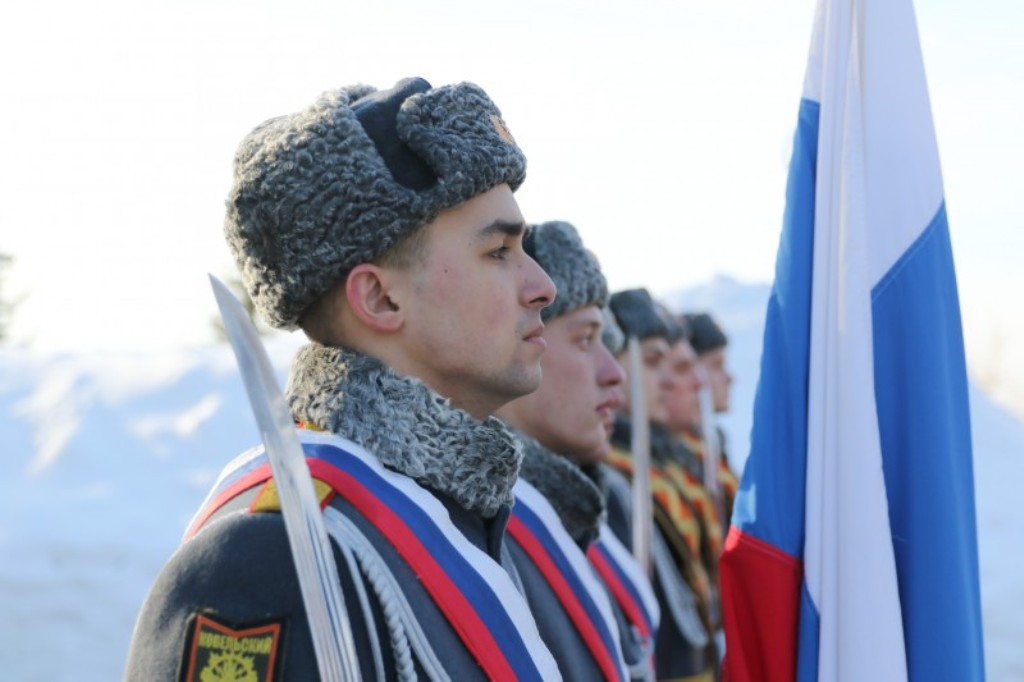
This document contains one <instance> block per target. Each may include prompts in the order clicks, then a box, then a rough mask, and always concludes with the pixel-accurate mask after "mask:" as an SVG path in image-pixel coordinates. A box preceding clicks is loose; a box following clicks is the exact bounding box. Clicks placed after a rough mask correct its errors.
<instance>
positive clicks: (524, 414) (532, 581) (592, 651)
mask: <svg viewBox="0 0 1024 682" xmlns="http://www.w3.org/2000/svg"><path fill="white" fill-rule="evenodd" d="M525 248H526V251H527V253H529V254H530V255H531V256H533V257H534V259H535V260H536V261H537V262H538V263H539V264H540V265H541V267H543V268H544V270H545V271H546V272H547V273H548V275H550V276H551V278H552V279H553V280H554V282H555V285H556V286H557V288H558V292H559V294H558V298H557V299H556V301H555V303H554V304H553V305H551V306H549V307H547V308H545V309H544V311H543V313H542V316H543V318H544V323H545V326H546V329H545V332H544V338H545V339H546V340H547V343H548V349H547V351H546V352H545V354H544V357H543V358H542V359H541V368H542V370H543V379H542V380H541V385H540V388H539V389H537V390H536V391H534V392H533V393H531V394H529V395H526V396H523V397H522V398H518V399H517V400H513V401H512V402H510V403H508V404H507V405H505V406H504V407H502V408H501V409H499V410H498V416H499V417H501V418H502V419H503V420H504V421H506V422H507V423H508V424H509V425H510V426H512V427H513V428H515V429H516V430H517V431H518V432H519V434H520V437H521V439H522V441H523V444H524V459H523V467H522V470H521V474H520V481H519V483H517V484H516V488H515V490H516V504H515V507H514V508H513V518H514V521H515V522H516V523H515V525H510V531H512V533H511V534H512V537H513V543H512V546H513V550H514V551H513V558H515V559H516V563H517V566H518V567H519V573H520V575H521V576H522V578H523V583H524V586H525V587H526V591H527V596H528V597H529V599H530V604H531V607H533V608H534V615H535V617H536V618H537V622H538V625H539V626H540V630H541V635H542V636H543V637H544V639H545V641H546V642H547V643H548V645H549V647H550V648H551V650H552V653H553V654H554V656H555V658H556V660H558V662H559V666H560V668H561V670H562V673H563V676H564V677H565V679H567V680H569V679H573V680H581V682H582V681H589V680H596V679H602V678H603V679H619V678H620V677H621V676H622V675H623V674H624V673H626V670H625V669H624V668H622V663H623V662H624V663H625V664H626V665H628V675H629V677H630V678H631V679H634V680H650V679H653V669H652V663H653V659H652V654H653V650H654V640H653V636H654V633H655V632H656V629H657V623H658V618H659V615H658V606H657V601H656V599H655V597H654V594H653V591H652V590H651V587H650V584H649V582H648V580H647V578H646V576H645V575H644V574H643V572H642V570H641V569H640V567H639V566H638V565H637V564H636V562H635V561H633V559H632V557H631V556H630V555H629V551H628V550H627V549H626V548H625V547H624V546H623V545H622V543H621V542H620V541H619V540H618V539H617V538H616V537H615V535H614V534H613V533H612V532H611V530H610V529H609V528H608V527H607V525H606V524H604V522H603V516H604V502H603V500H602V497H601V492H600V490H599V489H598V488H597V486H596V485H595V483H594V482H592V480H591V479H590V478H588V476H587V475H586V474H585V472H588V471H592V470H593V469H594V468H595V466H596V464H597V463H598V462H599V461H600V460H601V459H602V458H603V457H604V455H605V454H607V452H608V449H609V441H608V437H609V435H610V432H609V429H608V428H607V426H610V424H611V420H612V417H613V415H614V412H615V409H616V407H617V406H618V405H619V404H620V403H621V402H622V394H621V384H622V381H623V378H624V374H623V371H622V368H621V367H620V366H619V364H618V363H617V362H616V361H615V358H614V357H613V356H612V354H611V353H610V352H609V351H608V349H607V348H605V346H604V344H603V343H602V342H601V333H602V327H603V325H604V320H605V316H604V314H603V311H602V306H604V305H605V304H606V303H607V300H608V288H607V285H606V284H605V279H604V276H603V275H602V274H601V270H600V268H599V266H598V264H597V261H596V259H595V258H594V257H593V256H592V255H591V254H590V253H589V252H587V251H586V249H585V248H584V247H583V243H582V242H581V241H580V238H579V235H578V234H577V232H576V229H575V228H574V227H573V226H572V225H570V224H569V223H566V222H561V221H553V222H547V223H543V224H541V225H535V226H533V227H532V228H531V229H530V231H529V233H528V234H527V237H526V240H525ZM547 519H551V520H552V521H551V522H548V523H544V521H545V520H547ZM520 533H523V534H524V537H523V541H522V542H520V541H519V534H520ZM531 535H532V536H534V537H537V538H538V539H539V537H540V536H542V535H543V536H546V537H548V538H550V539H549V541H548V542H547V543H543V542H537V541H534V539H533V537H531ZM548 553H551V554H553V555H555V557H556V558H555V560H553V561H549V560H548V558H547V557H546V556H545V555H546V554H548ZM584 554H586V556H585V555H584ZM587 556H589V557H590V559H591V560H592V561H593V564H592V565H591V564H588V563H587V558H586V557H587ZM548 564H550V565H559V566H563V567H565V569H564V570H563V571H561V573H560V574H559V575H553V576H552V575H550V574H547V573H545V571H544V570H543V567H544V566H545V565H548ZM595 578H598V579H599V580H600V581H603V583H604V586H603V587H602V585H601V582H598V580H595ZM561 581H564V583H562V582H561ZM570 587H571V589H569V590H567V589H566V588H570ZM595 588H596V590H595ZM595 591H596V593H595ZM567 592H568V594H567ZM609 597H610V599H609ZM577 602H578V604H577ZM606 611H610V614H609V615H611V616H613V618H614V619H613V620H612V621H611V623H606V622H605V619H606V618H607V616H606V615H605V612H606ZM609 635H614V636H615V637H616V641H614V642H611V643H610V645H609V643H608V642H607V641H606V638H607V637H608V636H609ZM609 649H611V650H612V651H611V653H609ZM613 663H615V664H616V665H615V666H613V665H612V664H613Z"/></svg>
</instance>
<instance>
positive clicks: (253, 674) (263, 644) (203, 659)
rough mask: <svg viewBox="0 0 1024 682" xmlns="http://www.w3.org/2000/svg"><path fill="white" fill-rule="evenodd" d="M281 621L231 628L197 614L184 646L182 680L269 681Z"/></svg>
mask: <svg viewBox="0 0 1024 682" xmlns="http://www.w3.org/2000/svg"><path fill="white" fill-rule="evenodd" d="M282 623H283V621H271V622H266V621H264V622H261V623H259V624H250V625H244V626H241V627H234V626H231V625H228V624H226V623H221V622H218V621H217V620H215V619H214V618H213V617H211V616H210V615H209V614H196V616H195V619H194V620H193V622H192V625H191V627H190V630H189V636H188V638H187V640H186V642H187V643H186V645H185V664H184V665H183V666H182V670H183V671H184V673H185V675H184V677H182V678H181V679H182V681H183V682H272V681H273V680H275V679H277V677H276V675H275V666H276V665H277V663H278V659H279V658H280V656H279V655H278V646H279V645H280V642H281V626H282Z"/></svg>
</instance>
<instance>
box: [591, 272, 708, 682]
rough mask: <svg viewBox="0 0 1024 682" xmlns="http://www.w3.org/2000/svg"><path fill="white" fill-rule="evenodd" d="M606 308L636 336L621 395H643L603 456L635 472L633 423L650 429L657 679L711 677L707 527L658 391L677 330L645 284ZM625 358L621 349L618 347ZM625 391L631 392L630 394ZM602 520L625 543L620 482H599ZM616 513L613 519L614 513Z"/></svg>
mask: <svg viewBox="0 0 1024 682" xmlns="http://www.w3.org/2000/svg"><path fill="white" fill-rule="evenodd" d="M610 308H611V310H612V312H613V313H614V315H615V319H616V321H617V323H618V325H619V327H620V328H621V330H622V332H623V333H624V335H625V336H626V337H627V338H628V337H632V338H634V339H637V341H638V342H639V347H640V352H641V354H642V366H643V369H642V371H641V376H629V375H628V372H627V383H628V386H627V391H626V395H627V396H629V395H631V394H635V395H636V396H638V397H639V399H641V400H643V401H645V407H646V410H645V411H646V413H647V416H648V420H649V423H647V424H639V425H637V424H633V423H632V421H631V419H630V417H629V416H628V415H629V414H630V413H629V407H630V405H628V404H627V405H625V406H624V407H623V408H622V409H621V410H620V412H619V414H618V415H617V417H616V420H615V427H614V432H613V436H612V445H613V447H612V450H611V452H610V453H609V456H608V458H607V462H608V464H609V465H610V466H611V467H612V468H613V469H615V470H616V472H617V473H618V474H620V475H621V476H623V477H625V478H626V479H627V480H632V479H633V478H634V473H635V472H634V461H633V455H632V453H631V451H630V447H631V444H632V435H633V434H632V430H633V429H634V428H646V429H649V432H650V439H649V441H650V459H651V467H650V471H649V477H650V493H651V499H652V509H653V516H654V521H655V533H654V534H653V535H652V543H651V559H652V569H653V583H654V588H655V593H656V594H657V596H658V601H659V605H660V606H661V611H662V619H661V627H660V628H659V631H658V636H657V640H656V644H655V658H656V669H657V674H658V678H659V679H663V680H692V681H698V680H700V681H710V680H713V679H714V677H715V671H716V666H717V658H718V657H717V654H716V651H715V645H714V642H713V639H712V636H711V634H712V633H713V632H714V628H715V625H714V624H715V622H716V620H717V613H718V604H717V592H716V590H715V588H714V586H713V582H712V579H711V576H710V575H709V574H708V570H707V561H706V556H707V553H708V551H709V549H708V547H709V545H708V538H707V529H706V528H705V523H704V519H703V518H702V512H701V509H700V507H699V506H698V505H696V504H695V503H694V500H692V499H691V497H692V496H693V495H692V491H691V490H688V488H687V486H686V485H684V483H685V470H684V469H683V467H682V464H681V463H680V461H679V453H678V452H676V448H675V439H673V438H671V436H670V435H669V434H668V432H667V431H666V430H665V428H664V424H665V422H666V419H667V411H666V404H665V394H666V392H667V391H670V390H671V389H672V385H673V384H674V383H675V382H676V381H677V378H676V376H675V375H674V374H673V372H672V371H671V366H670V364H669V354H670V351H671V348H672V346H673V345H674V343H675V341H676V340H677V339H678V338H679V336H680V334H681V330H680V328H679V327H678V325H676V324H674V322H673V321H672V320H671V319H670V318H668V317H666V316H664V315H663V314H661V311H660V309H659V307H658V305H657V304H656V303H655V302H654V300H653V299H652V298H651V296H650V294H649V293H648V292H647V290H646V289H631V290H627V291H621V292H618V293H616V294H613V295H612V297H611V300H610ZM619 362H620V364H623V365H626V364H627V363H626V357H625V352H623V353H620V355H619ZM631 399H632V398H631ZM605 490H606V491H607V494H608V496H609V497H608V507H609V523H610V524H611V525H612V527H613V529H616V532H617V533H619V534H620V539H622V540H623V542H626V543H627V544H629V545H630V546H631V542H632V532H631V531H632V529H631V528H630V527H629V526H628V524H629V519H630V518H631V513H629V512H628V511H627V510H626V509H627V508H628V507H629V506H630V501H629V500H628V499H625V495H624V494H623V491H622V487H621V486H615V485H610V484H606V486H605ZM616 518H618V520H616Z"/></svg>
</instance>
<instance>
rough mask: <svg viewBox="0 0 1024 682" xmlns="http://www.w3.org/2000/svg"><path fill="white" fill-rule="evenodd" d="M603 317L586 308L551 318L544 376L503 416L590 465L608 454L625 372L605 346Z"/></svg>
mask: <svg viewBox="0 0 1024 682" xmlns="http://www.w3.org/2000/svg"><path fill="white" fill-rule="evenodd" d="M602 324H603V316H602V315H601V310H600V308H598V307H597V306H592V305H591V306H585V307H583V308H577V309H576V310H574V311H572V312H570V313H567V314H565V315H561V316H559V317H556V318H554V319H552V320H548V323H547V328H546V329H545V331H544V338H546V339H547V342H548V348H547V350H546V351H545V352H544V357H543V358H542V359H541V368H542V369H543V373H544V378H543V379H542V380H541V384H540V388H538V389H537V390H536V391H534V392H533V393H531V394H529V395H527V396H524V397H522V398H520V399H518V400H516V401H514V402H512V403H509V404H508V405H507V406H506V407H505V408H504V409H503V411H502V413H501V416H502V417H503V418H506V419H508V421H509V422H511V424H512V425H513V426H515V427H516V428H518V429H520V430H522V431H524V432H525V433H526V434H528V435H530V436H532V437H533V438H536V439H537V440H538V441H540V443H541V444H542V445H544V446H545V447H547V448H548V449H549V450H551V451H553V452H556V453H558V454H560V455H564V456H566V457H569V458H570V459H572V460H574V461H576V462H578V463H580V464H586V463H589V462H592V461H595V460H596V459H599V458H600V457H603V456H604V455H605V454H607V452H608V447H609V445H608V438H609V435H610V433H609V431H608V429H607V427H606V425H610V424H611V420H612V417H613V416H614V412H615V410H616V409H617V408H618V407H619V406H620V404H621V403H622V382H623V379H624V378H625V373H624V372H623V370H622V367H621V366H619V363H618V362H616V361H615V358H614V357H613V356H612V354H611V353H610V352H609V351H608V349H607V348H606V347H605V345H604V344H603V343H602V342H601V326H602Z"/></svg>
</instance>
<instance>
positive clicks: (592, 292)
mask: <svg viewBox="0 0 1024 682" xmlns="http://www.w3.org/2000/svg"><path fill="white" fill-rule="evenodd" d="M523 249H524V250H525V251H526V253H528V254H529V255H530V257H531V258H533V259H534V260H535V261H537V264H538V265H540V266H541V267H542V268H543V269H544V272H546V273H548V277H550V278H551V280H552V281H553V282H554V283H555V288H556V289H557V290H558V294H557V295H556V296H555V301H554V303H552V304H551V305H549V306H548V307H546V308H544V309H543V310H541V313H540V315H541V319H542V320H544V321H545V322H546V321H547V320H550V319H552V318H555V317H560V316H562V315H565V314H566V313H571V312H572V311H574V310H576V309H578V308H582V307H583V306H587V305H596V306H597V307H599V308H600V307H601V306H603V305H605V304H606V303H607V302H608V284H607V282H606V281H605V279H604V275H603V274H601V266H600V265H598V263H597V258H595V257H594V254H592V253H590V252H589V251H587V249H586V248H585V247H584V246H583V241H582V240H581V239H580V235H579V233H578V232H577V231H576V228H575V227H573V226H572V225H571V224H569V223H566V222H563V221H560V220H552V221H550V222H546V223H541V224H539V225H533V226H532V227H531V228H530V230H529V231H528V232H527V233H526V236H525V237H524V238H523Z"/></svg>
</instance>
